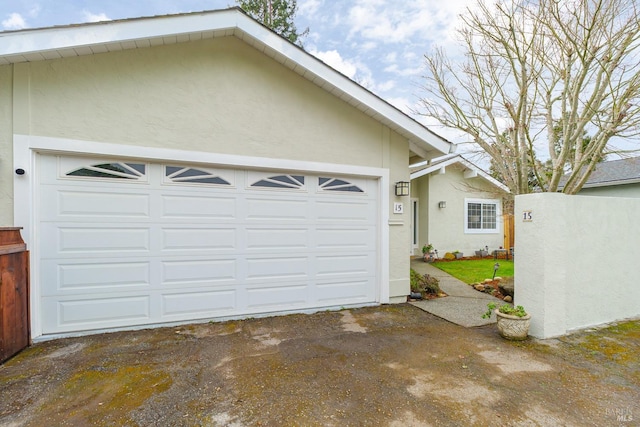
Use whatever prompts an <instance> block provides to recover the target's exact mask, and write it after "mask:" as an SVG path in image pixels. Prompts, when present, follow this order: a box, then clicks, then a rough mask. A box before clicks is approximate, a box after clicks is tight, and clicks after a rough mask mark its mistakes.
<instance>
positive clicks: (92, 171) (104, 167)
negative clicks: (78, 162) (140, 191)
mask: <svg viewBox="0 0 640 427" xmlns="http://www.w3.org/2000/svg"><path fill="white" fill-rule="evenodd" d="M146 171H147V165H145V164H141V163H124V162H111V163H100V164H96V165H91V166H84V167H81V168H78V169H75V170H73V171H71V172H67V174H66V175H67V176H77V177H89V178H111V179H134V180H139V179H141V178H143V177H144V176H145V174H146Z"/></svg>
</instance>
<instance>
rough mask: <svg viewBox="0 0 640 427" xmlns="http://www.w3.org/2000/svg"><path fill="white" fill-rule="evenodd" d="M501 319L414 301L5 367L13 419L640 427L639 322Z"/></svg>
mask: <svg viewBox="0 0 640 427" xmlns="http://www.w3.org/2000/svg"><path fill="white" fill-rule="evenodd" d="M495 328H496V327H495V325H490V326H483V327H479V328H463V327H460V326H457V325H454V324H451V323H449V322H446V321H444V320H442V319H440V318H438V317H435V316H433V315H431V314H429V313H425V312H423V311H422V310H420V309H418V308H416V307H413V306H411V305H408V304H400V305H389V306H382V307H374V308H363V309H357V310H343V311H338V312H321V313H316V314H313V315H304V314H298V315H291V316H282V317H272V318H264V319H249V320H243V321H231V322H225V323H205V324H193V325H185V326H180V327H172V328H158V329H150V330H142V331H134V332H118V333H111V334H101V335H92V336H86V337H78V338H69V339H61V340H55V341H48V342H43V343H38V344H36V345H34V346H32V347H31V348H29V349H27V350H25V351H24V352H22V353H20V354H19V355H18V356H16V357H14V358H13V359H11V360H9V361H8V362H6V363H5V364H4V365H2V366H0V425H1V426H44V425H51V426H53V425H61V426H63V425H66V426H87V425H98V426H113V425H128V426H398V427H400V426H464V425H477V426H485V425H493V426H580V427H583V426H638V425H640V360H639V359H640V356H639V355H640V321H635V322H627V323H621V324H619V325H617V326H614V327H610V328H607V329H598V330H592V331H586V332H583V333H578V334H574V335H571V336H568V337H563V338H561V339H556V340H545V341H537V340H533V339H531V340H528V341H526V342H523V343H514V342H508V341H505V340H503V339H501V338H500V337H499V336H498V335H497V332H496V329H495Z"/></svg>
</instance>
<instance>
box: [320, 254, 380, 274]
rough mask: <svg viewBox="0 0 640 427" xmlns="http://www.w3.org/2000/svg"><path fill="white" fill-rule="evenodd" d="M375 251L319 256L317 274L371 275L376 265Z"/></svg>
mask: <svg viewBox="0 0 640 427" xmlns="http://www.w3.org/2000/svg"><path fill="white" fill-rule="evenodd" d="M375 260H376V257H375V253H373V252H372V253H371V254H359V255H340V256H333V255H326V256H318V257H317V266H318V267H317V276H318V277H324V276H335V275H341V276H345V275H369V274H371V271H374V270H372V266H373V265H375Z"/></svg>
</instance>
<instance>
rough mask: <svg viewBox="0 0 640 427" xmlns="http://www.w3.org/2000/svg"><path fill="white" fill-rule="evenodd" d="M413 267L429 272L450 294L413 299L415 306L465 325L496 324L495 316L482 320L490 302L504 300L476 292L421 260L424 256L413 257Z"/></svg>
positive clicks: (424, 272) (445, 291) (441, 287)
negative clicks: (420, 299) (425, 298)
mask: <svg viewBox="0 0 640 427" xmlns="http://www.w3.org/2000/svg"><path fill="white" fill-rule="evenodd" d="M411 268H412V269H414V270H415V271H416V272H418V273H420V274H429V275H430V276H433V277H435V278H437V279H438V280H439V281H440V289H442V291H443V292H444V293H446V294H447V296H446V297H441V298H435V299H431V300H422V301H413V302H411V304H412V305H414V306H415V307H418V308H420V309H422V310H424V311H426V312H427V313H431V314H433V315H434V316H438V317H440V318H442V319H445V320H447V321H449V322H451V323H455V324H456V325H460V326H464V327H466V328H471V327H476V326H485V325H490V324H493V323H496V319H495V316H491V318H489V319H483V318H482V315H483V314H484V313H485V312H486V311H487V304H488V303H490V302H495V303H500V302H501V301H500V300H499V299H498V298H495V297H492V296H491V295H488V294H485V293H482V292H478V291H476V290H475V289H473V288H472V287H471V286H470V285H468V284H466V283H464V282H463V281H461V280H458V279H456V278H455V277H453V276H451V275H450V274H448V273H445V272H444V271H442V270H440V269H439V268H437V267H434V266H433V265H431V264H430V263H427V262H424V261H422V259H421V258H416V259H412V260H411Z"/></svg>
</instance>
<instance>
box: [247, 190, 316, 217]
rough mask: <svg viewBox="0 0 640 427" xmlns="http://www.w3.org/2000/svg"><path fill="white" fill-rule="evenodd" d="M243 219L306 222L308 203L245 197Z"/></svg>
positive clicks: (299, 200)
mask: <svg viewBox="0 0 640 427" xmlns="http://www.w3.org/2000/svg"><path fill="white" fill-rule="evenodd" d="M246 205H247V208H246V211H245V214H244V219H246V220H247V221H306V220H307V219H308V217H309V202H308V201H307V200H304V199H299V198H295V199H294V198H284V199H279V200H273V199H267V198H256V197H251V196H250V197H247V199H246Z"/></svg>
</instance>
